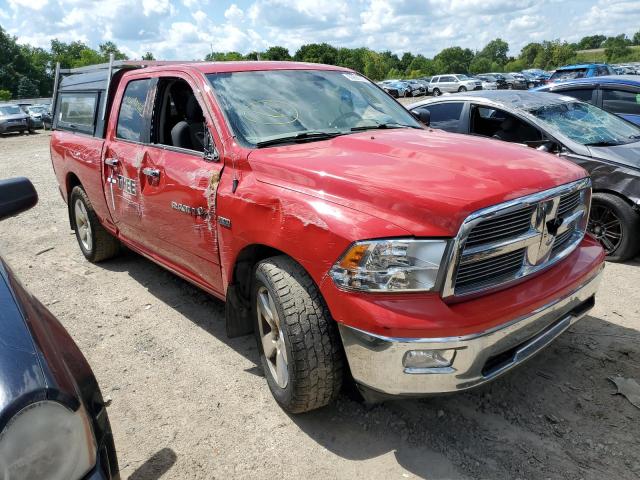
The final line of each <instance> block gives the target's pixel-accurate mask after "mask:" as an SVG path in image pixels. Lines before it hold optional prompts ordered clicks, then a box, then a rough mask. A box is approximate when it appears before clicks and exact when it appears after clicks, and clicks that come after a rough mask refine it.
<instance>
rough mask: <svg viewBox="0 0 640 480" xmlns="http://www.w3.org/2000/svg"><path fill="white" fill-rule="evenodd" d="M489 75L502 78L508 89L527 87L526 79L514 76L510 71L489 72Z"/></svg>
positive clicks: (523, 88)
mask: <svg viewBox="0 0 640 480" xmlns="http://www.w3.org/2000/svg"><path fill="white" fill-rule="evenodd" d="M489 75H493V76H494V77H497V78H501V79H502V80H504V82H505V84H506V88H507V89H508V90H526V88H527V81H526V80H525V79H524V77H515V76H513V75H511V74H510V73H490V74H489Z"/></svg>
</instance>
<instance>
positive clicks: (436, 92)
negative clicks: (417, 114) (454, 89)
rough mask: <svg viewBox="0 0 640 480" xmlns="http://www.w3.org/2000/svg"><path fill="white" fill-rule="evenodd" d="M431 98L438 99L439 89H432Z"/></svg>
mask: <svg viewBox="0 0 640 480" xmlns="http://www.w3.org/2000/svg"><path fill="white" fill-rule="evenodd" d="M433 96H434V97H439V96H440V89H439V88H434V89H433Z"/></svg>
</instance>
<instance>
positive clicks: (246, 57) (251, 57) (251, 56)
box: [243, 52, 264, 62]
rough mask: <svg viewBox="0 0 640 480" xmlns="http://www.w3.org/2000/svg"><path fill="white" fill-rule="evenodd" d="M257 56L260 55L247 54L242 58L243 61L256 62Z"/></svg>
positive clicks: (254, 53)
mask: <svg viewBox="0 0 640 480" xmlns="http://www.w3.org/2000/svg"><path fill="white" fill-rule="evenodd" d="M259 55H260V54H259V53H258V52H249V53H247V54H246V55H245V56H244V57H243V60H252V61H254V62H255V61H256V60H258V56H259ZM263 60H264V59H263Z"/></svg>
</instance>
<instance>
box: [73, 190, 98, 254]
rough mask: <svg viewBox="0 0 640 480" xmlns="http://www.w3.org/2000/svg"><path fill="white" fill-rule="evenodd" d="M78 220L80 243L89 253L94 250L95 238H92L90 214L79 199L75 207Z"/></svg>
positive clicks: (77, 227)
mask: <svg viewBox="0 0 640 480" xmlns="http://www.w3.org/2000/svg"><path fill="white" fill-rule="evenodd" d="M73 211H74V215H75V220H76V229H77V230H78V238H79V239H80V243H82V246H83V247H84V249H85V250H86V251H87V252H90V251H91V249H92V248H93V238H92V236H91V223H90V222H89V214H88V213H87V208H86V207H85V206H84V202H82V200H80V199H77V200H76V203H75V204H74V206H73Z"/></svg>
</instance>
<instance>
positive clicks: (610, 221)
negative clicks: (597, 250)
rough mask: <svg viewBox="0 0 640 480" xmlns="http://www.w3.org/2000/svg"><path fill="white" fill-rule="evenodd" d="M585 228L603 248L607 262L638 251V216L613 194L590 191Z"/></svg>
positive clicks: (622, 258) (639, 219)
mask: <svg viewBox="0 0 640 480" xmlns="http://www.w3.org/2000/svg"><path fill="white" fill-rule="evenodd" d="M614 222H615V223H614ZM588 230H589V232H590V233H591V234H592V235H594V236H595V237H596V238H597V239H598V241H599V242H600V244H601V245H602V247H603V248H604V249H605V251H606V252H607V260H609V261H610V262H624V261H626V260H629V259H631V258H633V257H635V256H636V255H637V254H638V251H639V250H640V243H639V242H638V240H639V239H640V215H638V214H637V213H636V212H634V211H633V209H632V208H631V207H630V206H629V204H628V203H627V202H625V201H624V200H623V199H622V198H620V197H616V196H615V195H611V194H608V193H594V194H593V200H592V203H591V215H590V217H589V226H588Z"/></svg>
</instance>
